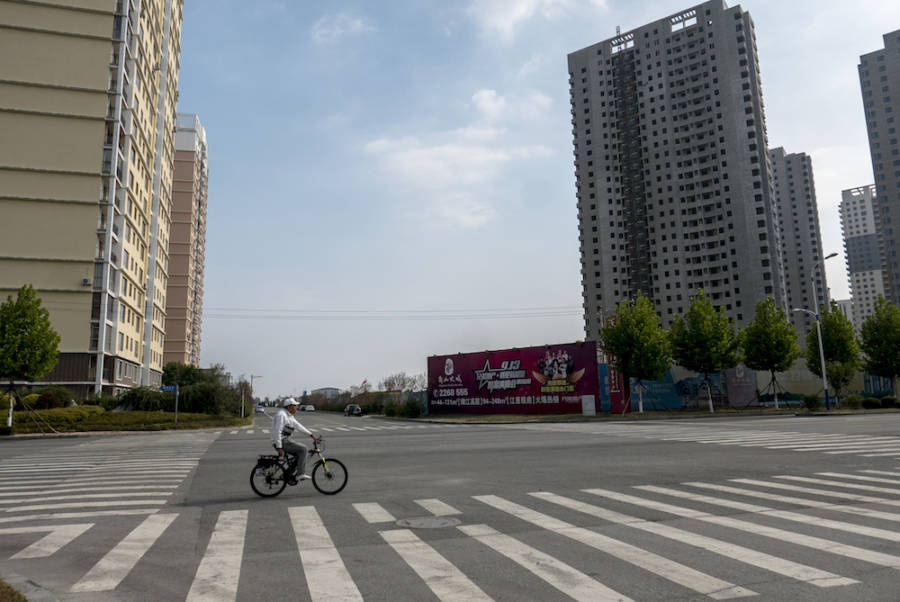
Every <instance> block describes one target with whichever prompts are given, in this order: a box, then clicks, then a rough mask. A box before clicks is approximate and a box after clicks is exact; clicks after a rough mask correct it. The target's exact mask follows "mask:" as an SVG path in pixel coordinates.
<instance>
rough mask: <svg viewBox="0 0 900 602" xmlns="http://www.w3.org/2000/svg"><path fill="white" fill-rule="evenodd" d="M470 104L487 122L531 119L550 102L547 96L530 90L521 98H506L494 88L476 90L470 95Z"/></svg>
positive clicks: (541, 111)
mask: <svg viewBox="0 0 900 602" xmlns="http://www.w3.org/2000/svg"><path fill="white" fill-rule="evenodd" d="M472 104H473V105H475V108H476V109H477V110H478V111H479V113H481V117H482V119H484V120H485V121H488V122H497V121H532V120H534V119H538V118H540V117H541V116H542V115H543V114H544V113H545V112H546V111H547V110H548V109H549V108H550V105H551V104H552V101H551V99H550V97H549V96H547V95H546V94H542V93H541V92H531V93H530V94H528V95H527V96H525V97H523V98H521V99H512V100H510V99H507V98H505V97H503V96H501V95H499V94H498V93H497V92H496V91H495V90H478V91H477V92H475V93H474V94H473V95H472Z"/></svg>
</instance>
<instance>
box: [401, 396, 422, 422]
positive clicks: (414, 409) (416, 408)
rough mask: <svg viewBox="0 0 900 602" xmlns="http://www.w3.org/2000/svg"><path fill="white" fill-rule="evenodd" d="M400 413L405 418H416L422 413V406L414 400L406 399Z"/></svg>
mask: <svg viewBox="0 0 900 602" xmlns="http://www.w3.org/2000/svg"><path fill="white" fill-rule="evenodd" d="M402 413H403V416H405V417H407V418H418V417H419V415H420V414H421V413H422V406H420V405H419V402H418V401H416V400H415V399H407V400H406V403H404V404H403V410H402Z"/></svg>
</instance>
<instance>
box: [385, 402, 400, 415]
mask: <svg viewBox="0 0 900 602" xmlns="http://www.w3.org/2000/svg"><path fill="white" fill-rule="evenodd" d="M384 415H385V416H396V415H397V404H396V403H394V402H393V401H388V402H386V403H385V404H384Z"/></svg>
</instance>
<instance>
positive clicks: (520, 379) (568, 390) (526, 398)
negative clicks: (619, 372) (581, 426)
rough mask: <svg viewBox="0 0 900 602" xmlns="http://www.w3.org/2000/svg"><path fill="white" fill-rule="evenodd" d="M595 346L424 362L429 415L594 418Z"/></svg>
mask: <svg viewBox="0 0 900 602" xmlns="http://www.w3.org/2000/svg"><path fill="white" fill-rule="evenodd" d="M599 399H600V397H599V383H598V380H597V343H595V342H593V341H585V342H583V343H564V344H560V345H543V346H540V347H523V348H520V349H503V350H500V351H479V352H475V353H457V354H454V355H435V356H431V357H429V358H428V400H429V407H430V411H431V412H438V413H442V412H448V413H451V412H459V413H483V414H486V413H491V414H495V413H511V414H550V413H553V414H555V413H571V412H577V413H587V414H594V404H595V401H599Z"/></svg>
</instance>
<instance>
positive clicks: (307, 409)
mask: <svg viewBox="0 0 900 602" xmlns="http://www.w3.org/2000/svg"><path fill="white" fill-rule="evenodd" d="M300 410H301V411H303V412H315V411H316V406H314V405H310V404H306V405H305V406H300Z"/></svg>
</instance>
